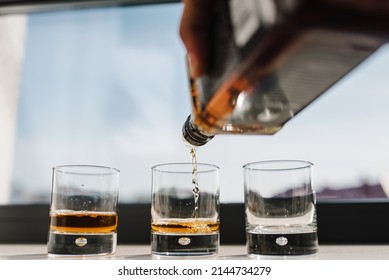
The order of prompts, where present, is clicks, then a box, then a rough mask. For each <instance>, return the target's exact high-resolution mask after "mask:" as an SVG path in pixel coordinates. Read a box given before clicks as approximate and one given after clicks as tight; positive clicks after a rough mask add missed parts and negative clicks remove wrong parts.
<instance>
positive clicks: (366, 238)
mask: <svg viewBox="0 0 389 280" xmlns="http://www.w3.org/2000/svg"><path fill="white" fill-rule="evenodd" d="M173 2H180V1H179V0H145V1H141V0H110V1H107V0H83V1H71V0H52V1H48V0H46V1H45V0H41V1H37V0H25V1H22V0H11V1H4V0H0V16H1V15H6V14H15V13H30V12H43V11H50V10H58V9H73V8H87V7H99V6H115V5H144V4H157V3H158V4H161V3H173ZM119 211H120V212H119V228H118V243H119V244H148V243H149V242H150V241H149V238H150V203H142V204H121V205H120V206H119ZM48 212H49V205H48V204H31V205H0V228H1V229H2V230H1V231H0V243H22V244H27V243H32V244H35V243H46V242H47V228H48ZM386 213H389V200H387V199H382V200H372V199H369V200H347V201H346V200H334V201H332V200H331V201H318V202H317V220H318V235H319V243H320V244H383V243H389V228H388V227H387V225H386V223H384V222H383V221H385V219H386V215H385V214H386ZM220 221H221V230H220V232H221V244H244V243H245V218H244V204H243V203H226V204H221V206H220Z"/></svg>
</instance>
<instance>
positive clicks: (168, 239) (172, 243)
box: [151, 233, 219, 256]
mask: <svg viewBox="0 0 389 280" xmlns="http://www.w3.org/2000/svg"><path fill="white" fill-rule="evenodd" d="M218 251H219V233H212V234H193V235H171V234H169V235H168V234H156V233H152V234H151V252H152V253H153V254H156V255H165V256H204V255H216V254H217V253H218Z"/></svg>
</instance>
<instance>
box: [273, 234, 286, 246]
mask: <svg viewBox="0 0 389 280" xmlns="http://www.w3.org/2000/svg"><path fill="white" fill-rule="evenodd" d="M276 243H277V244H278V245H280V246H285V245H286V244H288V238H286V237H284V236H281V237H278V238H277V239H276Z"/></svg>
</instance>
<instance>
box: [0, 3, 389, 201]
mask: <svg viewBox="0 0 389 280" xmlns="http://www.w3.org/2000/svg"><path fill="white" fill-rule="evenodd" d="M181 12H182V4H181V3H179V2H178V3H169V4H163V5H162V4H155V5H147V6H142V5H141V6H131V7H126V6H121V7H109V8H93V9H80V10H64V11H56V12H40V13H31V14H27V15H13V16H6V17H4V18H2V19H0V37H2V38H5V36H6V35H8V36H9V37H10V40H9V41H8V42H9V44H8V45H5V44H4V42H5V41H2V42H3V43H2V44H0V50H1V52H0V53H3V55H0V58H1V63H2V67H1V68H2V70H0V71H1V72H0V74H1V75H0V84H2V86H0V119H1V120H0V133H1V134H0V138H1V139H0V151H1V154H0V157H1V160H0V175H1V176H0V204H33V203H48V202H49V198H50V191H51V172H52V167H54V166H57V165H63V164H93V165H104V166H111V167H115V168H117V169H119V170H120V171H121V174H120V176H121V177H120V195H119V196H120V201H121V202H122V203H133V202H137V203H139V202H148V201H149V200H150V189H151V167H152V166H153V165H156V164H160V163H167V162H190V160H191V157H190V153H189V149H188V148H187V147H186V146H185V145H184V143H183V141H182V139H181V127H182V124H183V122H184V121H185V119H186V118H187V116H188V115H189V114H190V113H191V104H190V94H189V88H188V81H187V71H186V66H185V49H184V47H183V44H182V43H181V41H180V38H179V36H178V26H179V21H180V17H181ZM10 26H12V27H10ZM7 30H12V33H6V31H7ZM5 51H8V52H12V53H11V54H9V53H7V52H5ZM12 58H13V61H14V62H15V63H14V64H12V63H11V62H10V63H9V65H8V64H7V61H8V60H9V59H12ZM14 65H16V66H14ZM388 73H389V46H383V47H382V48H381V49H379V50H378V51H377V52H376V53H374V54H373V55H372V56H371V57H370V58H369V59H367V60H366V61H365V62H363V63H362V64H361V65H360V66H359V67H357V68H356V69H355V70H354V71H352V72H351V73H350V74H349V75H348V76H347V77H346V78H345V79H343V80H341V81H340V82H339V83H338V84H336V85H335V86H334V87H333V88H331V89H330V90H328V92H327V93H325V94H324V95H322V96H321V97H320V98H319V99H317V100H316V101H315V102H314V103H312V104H311V105H310V106H309V107H308V108H307V109H305V110H304V111H302V112H301V113H300V114H298V115H297V116H296V117H295V118H294V119H293V120H291V121H290V122H289V123H287V125H286V126H285V127H284V128H283V129H282V130H281V131H280V132H278V133H277V134H275V135H274V136H236V135H235V136H231V135H218V136H216V137H215V138H214V139H213V140H212V141H210V142H209V143H208V144H207V145H205V146H203V147H200V148H199V149H198V150H197V158H198V162H206V163H212V164H216V165H218V166H219V167H220V169H221V173H220V175H221V182H220V183H221V202H223V203H232V202H242V201H243V174H242V166H243V165H244V164H245V163H248V162H253V161H260V160H268V159H303V160H308V161H311V162H313V163H314V165H315V173H314V176H315V177H314V179H315V184H316V189H317V194H318V200H336V199H342V200H343V199H360V200H363V199H377V198H379V199H387V194H389V147H388V143H389V129H388V125H387V124H388V123H389V105H388V104H389V79H388ZM7 85H8V87H6V86H7ZM200 189H201V186H200Z"/></svg>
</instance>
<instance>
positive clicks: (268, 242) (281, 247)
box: [246, 232, 318, 255]
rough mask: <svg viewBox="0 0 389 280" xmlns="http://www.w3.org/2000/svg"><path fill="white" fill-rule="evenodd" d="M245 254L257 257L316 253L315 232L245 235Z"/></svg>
mask: <svg viewBox="0 0 389 280" xmlns="http://www.w3.org/2000/svg"><path fill="white" fill-rule="evenodd" d="M246 236H247V242H246V243H247V253H248V254H258V255H308V254H315V253H317V249H318V241H317V233H316V232H304V233H292V234H290V233H288V234H280V233H274V234H272V233H267V234H258V233H250V232H248V233H247V235H246Z"/></svg>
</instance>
